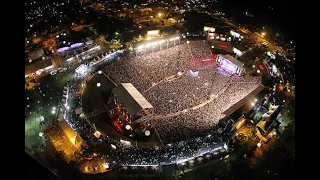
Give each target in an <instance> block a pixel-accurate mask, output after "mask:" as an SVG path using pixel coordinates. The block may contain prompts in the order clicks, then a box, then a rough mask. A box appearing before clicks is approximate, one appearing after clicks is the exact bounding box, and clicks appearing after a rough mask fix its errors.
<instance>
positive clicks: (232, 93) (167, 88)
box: [105, 40, 259, 143]
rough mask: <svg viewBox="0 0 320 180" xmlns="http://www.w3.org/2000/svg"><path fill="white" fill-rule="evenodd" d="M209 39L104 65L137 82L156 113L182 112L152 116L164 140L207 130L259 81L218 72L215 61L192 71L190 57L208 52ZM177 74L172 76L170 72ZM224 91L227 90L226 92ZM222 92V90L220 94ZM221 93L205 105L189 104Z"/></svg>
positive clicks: (116, 77) (116, 74)
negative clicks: (208, 66)
mask: <svg viewBox="0 0 320 180" xmlns="http://www.w3.org/2000/svg"><path fill="white" fill-rule="evenodd" d="M209 55H210V51H209V46H208V44H207V43H206V41H203V40H201V41H190V42H189V43H185V44H181V45H177V46H175V47H172V48H169V49H165V50H162V51H158V52H153V53H150V54H146V55H141V56H125V57H123V58H122V59H120V60H118V61H115V62H114V63H111V64H110V65H108V66H106V67H105V72H106V73H107V74H108V75H110V76H111V77H112V78H113V79H114V80H115V81H116V83H127V82H130V83H132V84H133V85H134V86H135V87H136V88H137V89H138V90H139V91H140V92H141V93H142V94H143V95H144V96H145V97H146V99H147V100H148V101H149V102H150V103H151V104H152V105H153V107H154V113H155V115H163V116H164V117H165V116H166V115H168V114H172V113H176V112H181V111H184V110H187V111H186V112H184V113H180V114H178V115H177V116H174V117H169V118H158V119H153V120H151V121H150V124H151V125H153V127H155V128H156V129H157V130H158V132H159V135H160V137H161V139H162V141H163V142H164V143H170V142H172V141H176V140H182V139H184V138H185V137H189V136H195V135H199V133H200V134H201V133H205V132H206V131H208V130H209V129H212V128H213V127H215V126H216V125H217V123H218V121H219V120H220V119H221V118H222V117H224V115H223V112H224V111H226V110H227V109H228V108H230V107H231V106H232V105H234V104H235V103H237V102H238V101H240V100H241V99H242V98H244V97H245V96H246V95H248V94H249V93H250V92H251V91H253V90H254V89H255V88H257V87H258V85H259V79H258V78H256V77H237V76H231V75H226V74H221V73H219V72H218V71H217V70H216V69H215V68H212V67H210V68H209V69H208V68H203V69H200V68H199V69H196V70H192V71H197V74H196V76H194V75H192V74H191V73H190V67H189V62H190V60H191V59H192V58H195V57H204V56H205V57H209ZM170 76H175V77H178V78H175V79H173V80H172V81H171V80H168V77H170ZM221 91H223V92H221ZM219 93H220V94H219ZM213 95H215V96H217V97H216V99H214V100H213V101H211V102H209V103H208V104H206V105H205V106H204V107H203V108H199V109H196V110H190V108H192V107H194V106H197V105H199V104H201V103H205V102H206V101H208V99H210V97H212V96H213Z"/></svg>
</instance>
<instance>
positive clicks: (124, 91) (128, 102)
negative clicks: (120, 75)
mask: <svg viewBox="0 0 320 180" xmlns="http://www.w3.org/2000/svg"><path fill="white" fill-rule="evenodd" d="M112 93H113V94H114V95H115V96H116V97H117V98H118V99H119V101H120V102H121V104H122V105H123V107H124V108H125V109H126V110H127V111H128V113H129V114H130V115H132V116H134V115H135V114H136V113H137V112H138V111H140V110H143V109H152V108H153V106H152V105H151V104H150V103H149V102H148V100H146V98H145V97H144V96H143V95H142V94H141V93H140V92H139V91H138V90H137V89H136V88H135V87H134V86H133V85H132V84H131V83H121V84H120V85H119V86H117V87H115V88H114V89H113V90H112Z"/></svg>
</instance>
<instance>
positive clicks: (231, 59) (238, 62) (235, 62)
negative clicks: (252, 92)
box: [221, 54, 244, 67]
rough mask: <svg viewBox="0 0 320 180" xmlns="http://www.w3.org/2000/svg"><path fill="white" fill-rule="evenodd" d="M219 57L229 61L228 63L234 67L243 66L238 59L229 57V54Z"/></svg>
mask: <svg viewBox="0 0 320 180" xmlns="http://www.w3.org/2000/svg"><path fill="white" fill-rule="evenodd" d="M221 56H222V57H224V58H226V59H229V61H231V62H232V63H233V64H235V65H237V66H239V67H242V66H243V65H244V64H243V63H242V62H241V61H239V60H238V59H236V58H234V57H232V56H230V55H229V54H227V55H221Z"/></svg>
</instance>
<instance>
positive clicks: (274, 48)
mask: <svg viewBox="0 0 320 180" xmlns="http://www.w3.org/2000/svg"><path fill="white" fill-rule="evenodd" d="M225 23H226V24H227V25H229V26H231V27H233V28H236V29H237V30H239V31H241V32H242V33H244V34H247V35H249V36H251V37H254V39H255V41H256V44H257V45H258V46H260V45H261V43H262V42H267V43H268V46H269V48H268V49H270V50H271V51H279V52H282V53H285V54H288V52H286V51H285V50H283V49H282V48H281V47H278V46H276V45H274V44H273V43H271V42H270V41H268V40H267V39H266V38H262V37H261V36H260V35H257V33H253V32H251V31H249V30H247V29H244V28H240V27H239V26H237V25H234V24H232V23H231V22H225Z"/></svg>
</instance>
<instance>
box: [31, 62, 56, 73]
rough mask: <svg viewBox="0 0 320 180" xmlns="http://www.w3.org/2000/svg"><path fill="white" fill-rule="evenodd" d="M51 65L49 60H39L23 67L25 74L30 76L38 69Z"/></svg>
mask: <svg viewBox="0 0 320 180" xmlns="http://www.w3.org/2000/svg"><path fill="white" fill-rule="evenodd" d="M51 65H52V62H51V59H46V60H41V61H38V62H36V63H33V64H30V65H28V66H26V67H25V74H31V73H34V72H36V71H37V70H39V69H43V68H46V67H49V66H51Z"/></svg>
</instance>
